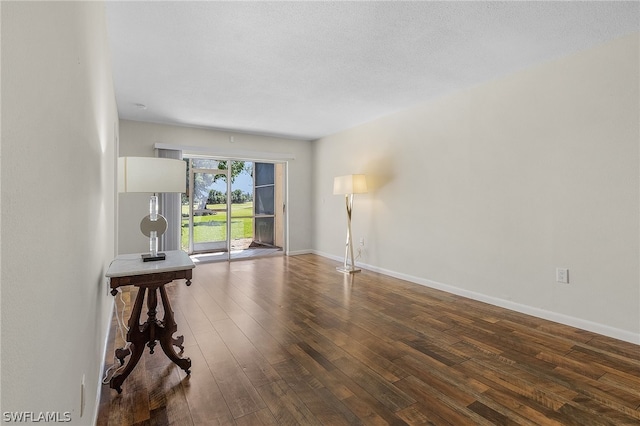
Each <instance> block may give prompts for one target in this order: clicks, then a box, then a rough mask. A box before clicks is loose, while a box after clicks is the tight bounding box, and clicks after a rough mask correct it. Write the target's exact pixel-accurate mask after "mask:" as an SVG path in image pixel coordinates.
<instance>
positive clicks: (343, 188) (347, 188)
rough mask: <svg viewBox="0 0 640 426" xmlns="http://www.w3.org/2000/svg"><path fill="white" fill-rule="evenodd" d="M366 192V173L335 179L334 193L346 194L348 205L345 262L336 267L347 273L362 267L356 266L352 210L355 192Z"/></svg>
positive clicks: (345, 198) (357, 270)
mask: <svg viewBox="0 0 640 426" xmlns="http://www.w3.org/2000/svg"><path fill="white" fill-rule="evenodd" d="M365 192H367V179H366V178H365V176H364V175H346V176H338V177H336V178H334V179H333V193H334V195H344V200H345V203H346V207H347V241H346V243H345V251H344V264H343V265H342V266H339V267H338V268H336V269H337V270H338V271H340V272H344V273H347V274H353V273H355V272H360V269H358V268H356V265H355V259H354V257H353V238H352V234H351V212H352V211H353V194H364V193H365Z"/></svg>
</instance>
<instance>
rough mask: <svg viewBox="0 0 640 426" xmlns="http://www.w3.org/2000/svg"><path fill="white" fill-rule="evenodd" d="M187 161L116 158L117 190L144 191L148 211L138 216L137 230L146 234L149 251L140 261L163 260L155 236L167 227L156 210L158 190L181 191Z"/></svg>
mask: <svg viewBox="0 0 640 426" xmlns="http://www.w3.org/2000/svg"><path fill="white" fill-rule="evenodd" d="M186 176H187V165H186V163H185V162H184V161H182V160H174V159H169V158H156V157H120V158H118V192H148V193H152V194H153V195H151V198H150V199H149V214H148V215H147V216H145V217H144V218H142V221H141V222H140V231H142V233H143V234H144V235H146V236H147V237H149V253H145V254H143V255H142V260H143V261H144V262H153V261H158V260H164V259H165V258H166V255H165V253H158V238H160V236H161V235H162V234H164V232H165V231H166V230H167V219H165V218H164V216H162V215H161V214H159V213H158V195H157V194H158V193H166V192H185V190H186Z"/></svg>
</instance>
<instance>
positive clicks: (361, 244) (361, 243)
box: [360, 237, 364, 247]
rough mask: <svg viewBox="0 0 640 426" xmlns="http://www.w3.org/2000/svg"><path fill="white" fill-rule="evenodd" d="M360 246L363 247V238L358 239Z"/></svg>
mask: <svg viewBox="0 0 640 426" xmlns="http://www.w3.org/2000/svg"><path fill="white" fill-rule="evenodd" d="M360 246H361V247H364V237H362V238H360Z"/></svg>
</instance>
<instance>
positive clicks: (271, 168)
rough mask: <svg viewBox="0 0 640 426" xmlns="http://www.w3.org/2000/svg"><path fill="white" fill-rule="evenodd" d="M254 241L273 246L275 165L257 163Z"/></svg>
mask: <svg viewBox="0 0 640 426" xmlns="http://www.w3.org/2000/svg"><path fill="white" fill-rule="evenodd" d="M254 167H255V174H254V176H255V181H254V184H255V185H254V193H255V197H254V198H255V199H254V217H255V218H254V220H255V222H254V237H253V238H254V241H255V242H257V243H259V244H264V245H268V246H273V245H274V243H275V238H274V229H275V227H274V223H275V165H274V164H273V163H255V166H254Z"/></svg>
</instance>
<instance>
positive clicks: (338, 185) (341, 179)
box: [333, 175, 367, 195]
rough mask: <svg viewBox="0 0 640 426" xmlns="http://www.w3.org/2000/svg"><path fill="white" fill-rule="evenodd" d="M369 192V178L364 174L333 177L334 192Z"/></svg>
mask: <svg viewBox="0 0 640 426" xmlns="http://www.w3.org/2000/svg"><path fill="white" fill-rule="evenodd" d="M366 192H367V179H366V178H365V176H364V175H346V176H338V177H336V178H334V179H333V194H334V195H338V194H364V193H366Z"/></svg>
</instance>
